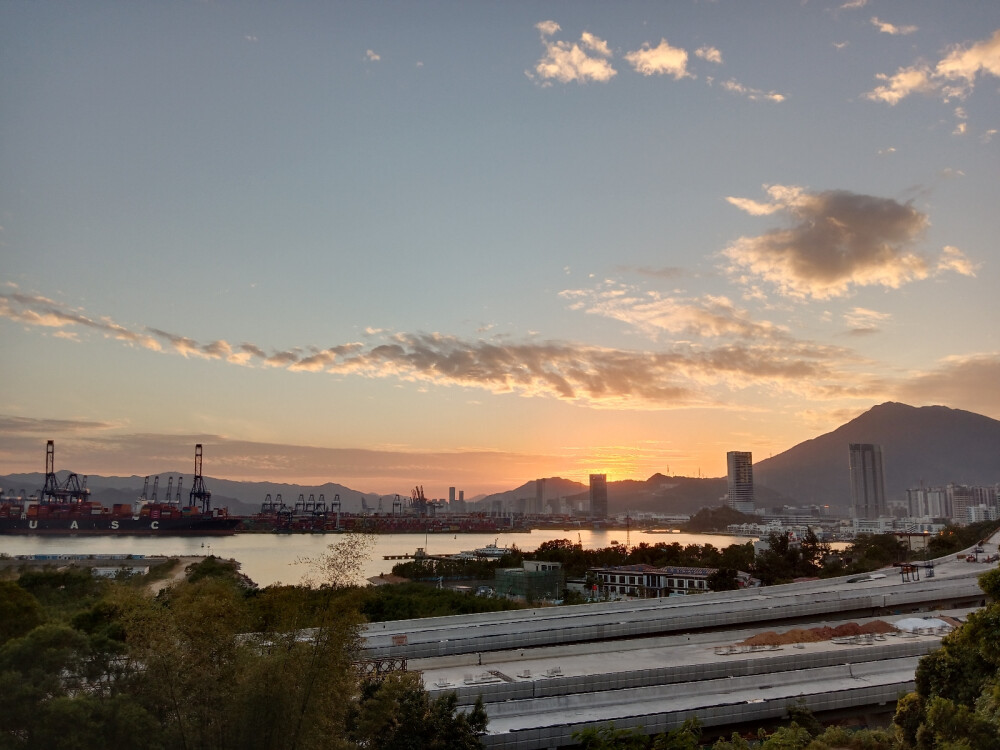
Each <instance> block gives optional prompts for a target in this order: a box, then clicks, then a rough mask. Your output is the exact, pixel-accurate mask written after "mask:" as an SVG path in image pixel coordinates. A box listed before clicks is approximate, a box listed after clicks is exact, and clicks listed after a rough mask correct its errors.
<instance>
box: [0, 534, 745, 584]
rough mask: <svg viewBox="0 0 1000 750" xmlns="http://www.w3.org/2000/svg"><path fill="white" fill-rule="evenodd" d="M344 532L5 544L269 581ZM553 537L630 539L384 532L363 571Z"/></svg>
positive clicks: (706, 540) (650, 537)
mask: <svg viewBox="0 0 1000 750" xmlns="http://www.w3.org/2000/svg"><path fill="white" fill-rule="evenodd" d="M339 538H340V537H339V535H337V534H236V535H235V536H228V537H141V536H118V537H112V536H90V537H45V536H5V537H0V552H2V553H4V554H7V555H11V556H14V555H38V554H45V555H58V554H74V555H91V554H131V555H209V554H212V555H216V556H218V557H223V558H227V559H228V558H232V559H234V560H238V561H239V562H240V563H241V564H242V570H243V572H244V573H246V574H247V575H248V576H250V578H252V579H253V580H254V581H256V582H257V583H258V584H259V585H261V586H267V585H270V584H272V583H278V582H281V583H299V582H300V581H301V580H302V577H303V576H304V575H305V574H307V573H308V572H309V570H310V568H309V565H308V564H306V563H304V562H301V561H302V560H303V558H315V557H317V556H319V555H322V554H323V553H324V552H325V551H326V549H327V547H328V545H331V544H335V543H336V542H337V540H338V539H339ZM552 539H569V540H570V541H572V542H574V543H575V542H577V541H579V542H580V543H581V544H583V546H584V548H585V549H597V548H600V547H607V546H609V545H610V544H611V542H612V541H617V542H619V543H621V544H625V542H626V534H625V531H623V530H619V529H614V530H608V529H600V530H593V531H592V530H589V529H581V530H579V531H577V530H573V531H564V530H561V529H536V530H534V531H531V532H521V533H516V534H514V533H508V534H457V535H453V534H427V535H425V534H377V535H375V544H374V547H373V549H372V553H371V557H370V558H369V559H368V560H366V561H364V562H363V564H362V571H361V573H362V576H363V577H364V578H369V577H371V576H377V575H378V574H379V573H389V572H390V571H391V570H392V566H393V564H394V562H395V561H392V560H384V559H383V556H385V555H405V554H413V552H414V551H415V550H416V549H417V547H424V548H425V549H426V550H427V553H428V554H431V555H450V554H455V553H458V552H461V551H463V550H471V549H476V548H477V547H485V546H486V545H487V544H491V543H493V542H494V541H495V542H496V543H497V545H498V546H500V547H511V546H517V547H518V548H519V549H522V550H527V551H530V550H534V549H537V547H538V546H539V545H540V544H542V543H543V542H547V541H550V540H552ZM747 541H750V540H749V539H747V538H746V537H735V536H724V535H716V534H680V533H655V532H648V531H632V532H631V533H630V534H629V536H628V542H629V543H630V544H632V545H636V544H639V543H640V542H646V543H647V544H656V543H657V542H666V543H668V544H670V543H673V542H677V543H678V544H680V545H682V546H685V545H688V544H711V545H714V546H715V547H718V548H720V549H722V548H724V547H728V546H729V545H731V544H745V543H746V542H747Z"/></svg>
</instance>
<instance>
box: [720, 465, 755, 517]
mask: <svg viewBox="0 0 1000 750" xmlns="http://www.w3.org/2000/svg"><path fill="white" fill-rule="evenodd" d="M726 466H727V468H728V470H729V472H728V478H727V488H728V491H727V493H726V504H727V505H728V506H729V507H730V508H732V509H733V510H738V511H739V512H740V513H753V512H754V508H755V503H754V496H753V454H752V453H751V452H750V451H729V452H728V453H727V454H726Z"/></svg>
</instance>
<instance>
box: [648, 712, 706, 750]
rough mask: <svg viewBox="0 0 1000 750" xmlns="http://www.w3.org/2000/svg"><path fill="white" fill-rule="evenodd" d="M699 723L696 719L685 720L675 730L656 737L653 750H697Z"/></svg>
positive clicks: (699, 744) (698, 744) (699, 743)
mask: <svg viewBox="0 0 1000 750" xmlns="http://www.w3.org/2000/svg"><path fill="white" fill-rule="evenodd" d="M700 740H701V722H700V721H698V719H697V718H692V719H685V720H684V723H683V724H682V725H681V726H679V727H678V728H677V729H670V730H668V731H666V732H664V733H663V734H660V735H657V737H656V739H655V740H654V741H653V750H698V748H699V747H701V742H700Z"/></svg>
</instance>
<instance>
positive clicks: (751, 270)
mask: <svg viewBox="0 0 1000 750" xmlns="http://www.w3.org/2000/svg"><path fill="white" fill-rule="evenodd" d="M767 190H768V193H769V195H770V196H771V198H772V201H771V203H757V202H756V201H751V200H748V199H745V198H729V199H728V200H729V202H730V203H732V204H733V205H735V206H737V207H739V208H741V209H743V210H745V211H747V212H748V213H750V214H751V215H755V216H763V215H768V214H774V213H780V214H782V215H784V216H786V217H787V218H788V219H789V220H790V222H791V225H790V226H789V227H788V228H785V229H774V230H771V231H769V232H765V233H764V234H762V235H759V236H756V237H740V238H739V239H738V240H737V241H736V242H734V243H733V244H732V245H730V246H729V247H728V248H726V249H725V250H724V251H723V255H724V256H725V257H726V258H727V259H728V260H729V261H730V262H731V265H730V267H729V269H728V270H729V272H730V273H731V274H733V275H735V276H740V275H748V276H749V277H752V278H760V279H763V280H765V281H767V282H770V283H772V284H774V285H775V286H776V287H777V288H778V289H779V290H780V291H781V292H782V293H783V294H786V295H789V296H792V297H801V298H805V297H812V298H817V299H826V298H830V297H838V296H842V295H845V294H847V293H849V292H850V291H851V290H852V289H853V288H854V287H858V286H883V287H888V288H892V289H895V288H898V287H900V286H902V285H904V284H906V283H909V282H911V281H915V280H918V279H924V278H927V277H928V276H929V275H930V273H931V262H930V261H929V260H928V258H926V257H925V256H924V255H922V254H920V253H918V252H916V250H915V249H914V245H915V243H916V241H917V239H918V238H919V237H920V236H921V234H922V233H923V231H924V229H925V228H926V227H927V224H928V221H927V216H926V215H925V214H924V213H922V212H920V211H918V210H917V209H915V208H914V207H913V206H912V205H911V204H910V203H909V202H907V203H898V202H896V201H894V200H891V199H889V198H878V197H875V196H870V195H861V194H857V193H851V192H848V191H846V190H830V191H824V192H818V193H811V192H808V191H806V190H804V189H803V188H799V187H786V186H779V185H776V186H771V187H770V188H767ZM962 258H963V259H964V256H962ZM951 259H954V261H955V262H954V263H952V262H951ZM940 264H945V265H947V266H948V267H949V268H952V267H954V270H958V268H959V267H960V264H959V263H958V256H955V255H954V254H953V253H945V254H944V255H943V256H942V260H941V261H939V266H940Z"/></svg>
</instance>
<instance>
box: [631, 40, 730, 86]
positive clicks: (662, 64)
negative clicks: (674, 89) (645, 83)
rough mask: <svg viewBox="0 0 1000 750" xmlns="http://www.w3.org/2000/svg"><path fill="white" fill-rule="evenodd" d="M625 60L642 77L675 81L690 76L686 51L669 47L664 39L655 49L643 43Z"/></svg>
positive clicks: (647, 43)
mask: <svg viewBox="0 0 1000 750" xmlns="http://www.w3.org/2000/svg"><path fill="white" fill-rule="evenodd" d="M716 52H718V50H716ZM625 60H626V61H627V62H628V63H629V65H631V66H632V68H633V69H634V70H635V71H636V72H637V73H641V74H642V75H644V76H651V75H671V76H673V77H674V80H675V81H676V80H680V79H681V78H687V77H690V76H691V74H690V73H689V72H688V70H687V60H688V53H687V51H686V50H683V49H681V48H680V47H671V46H670V44H668V43H667V40H666V39H660V43H659V44H658V45H657V46H655V47H651V46H650V45H649V42H646V43H644V44H643V45H642V48H641V49H637V50H633V51H632V52H629V53H627V54H626V55H625ZM720 62H721V56H720Z"/></svg>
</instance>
